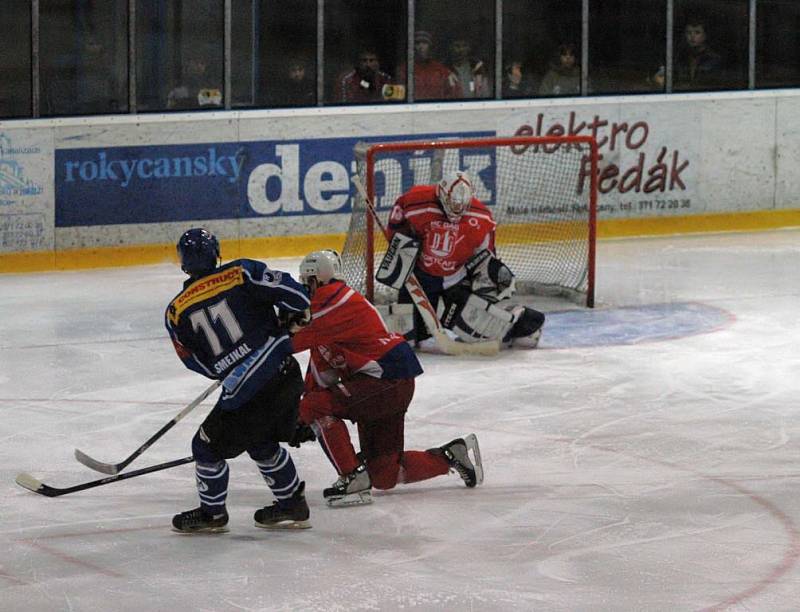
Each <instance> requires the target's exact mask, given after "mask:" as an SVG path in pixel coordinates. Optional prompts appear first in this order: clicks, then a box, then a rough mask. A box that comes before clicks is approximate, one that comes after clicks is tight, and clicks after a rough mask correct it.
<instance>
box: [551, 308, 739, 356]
mask: <svg viewBox="0 0 800 612" xmlns="http://www.w3.org/2000/svg"><path fill="white" fill-rule="evenodd" d="M546 314H547V319H546V321H545V325H544V332H543V333H542V340H541V342H540V343H539V348H541V349H564V348H581V347H591V346H618V345H626V344H641V343H643V342H661V341H664V340H674V339H677V338H684V337H686V336H694V335H696V334H704V333H709V332H712V331H716V330H718V329H720V328H723V327H726V326H728V325H729V324H730V323H732V322H733V321H734V320H735V317H734V315H733V314H731V313H730V312H728V311H727V310H723V309H722V308H717V307H715V306H709V305H708V304H702V303H699V302H683V303H676V304H650V305H646V306H626V307H622V308H609V309H597V310H591V309H586V310H567V311H557V312H551V313H546Z"/></svg>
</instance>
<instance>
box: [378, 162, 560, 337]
mask: <svg viewBox="0 0 800 612" xmlns="http://www.w3.org/2000/svg"><path fill="white" fill-rule="evenodd" d="M495 228H496V224H495V222H494V219H493V218H492V213H491V211H490V210H489V208H488V207H487V206H486V205H485V204H484V203H483V202H481V201H480V200H479V199H478V198H476V197H475V195H474V189H473V187H472V182H471V180H470V178H469V176H468V175H467V173H466V172H462V171H455V172H450V173H448V174H446V175H445V176H444V178H443V179H442V180H441V181H439V183H437V184H436V185H418V186H415V187H412V188H411V189H410V190H409V191H407V192H406V193H404V194H403V195H401V196H400V197H399V198H398V199H397V201H396V202H395V204H394V207H393V208H392V212H391V215H390V218H389V226H388V231H389V237H390V239H391V243H390V247H389V249H388V251H387V254H386V257H384V260H383V262H382V263H381V266H380V269H379V271H378V274H377V280H378V281H379V282H382V283H384V284H387V285H389V286H391V287H394V288H395V289H399V290H400V302H401V303H410V302H411V299H410V296H409V295H408V292H407V291H406V290H405V287H404V282H405V279H406V278H407V277H408V274H409V273H410V272H411V271H412V270H413V272H414V274H415V275H416V277H417V280H418V281H419V282H420V284H421V285H422V287H423V289H425V292H426V293H427V296H428V299H429V300H430V301H431V304H432V305H433V306H434V307H436V306H437V305H438V302H439V298H440V297H441V298H442V300H443V302H444V312H443V314H442V316H441V318H442V325H443V326H444V327H445V329H448V330H450V331H451V332H452V333H453V334H455V335H456V336H457V337H458V338H459V339H461V340H463V341H464V342H476V341H482V340H500V341H502V343H503V345H504V346H511V344H512V343H513V344H517V345H521V346H527V347H529V348H534V347H536V345H537V344H538V341H539V336H540V335H541V327H542V325H544V314H542V313H541V312H539V311H537V310H533V309H532V308H527V307H525V306H521V305H518V304H511V303H510V302H509V301H508V298H509V297H511V295H513V293H514V290H515V287H514V275H513V273H512V272H511V270H510V269H509V268H508V266H506V265H505V264H504V263H503V262H502V261H500V259H498V258H497V255H496V251H495V244H494V242H495ZM406 336H407V337H408V339H409V340H413V341H415V342H416V345H417V346H418V347H419V348H421V349H423V350H424V349H427V348H433V343H432V339H431V338H430V334H429V332H428V330H427V329H426V327H425V323H424V322H423V321H422V319H421V317H420V316H419V313H418V312H416V311H415V312H414V329H413V330H412V331H411V332H409V333H408V334H406Z"/></svg>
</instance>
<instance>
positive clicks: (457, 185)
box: [436, 170, 474, 223]
mask: <svg viewBox="0 0 800 612" xmlns="http://www.w3.org/2000/svg"><path fill="white" fill-rule="evenodd" d="M473 195H474V189H473V188H472V182H471V181H470V180H469V176H467V173H466V172H462V171H461V170H456V171H455V172H448V173H447V174H445V176H444V178H442V180H441V181H439V183H438V184H437V185H436V197H438V198H439V202H440V203H441V205H442V208H443V209H444V213H445V215H447V219H448V220H449V221H450V222H452V223H455V222H456V221H458V220H459V219H460V218H461V215H463V214H464V213H465V212H467V210H469V205H470V203H471V202H472V196H473Z"/></svg>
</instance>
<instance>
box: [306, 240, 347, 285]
mask: <svg viewBox="0 0 800 612" xmlns="http://www.w3.org/2000/svg"><path fill="white" fill-rule="evenodd" d="M341 277H342V258H341V256H340V255H339V253H337V252H336V251H334V250H333V249H323V250H322V251H314V252H313V253H309V254H308V255H306V256H305V257H304V258H303V261H302V262H300V282H301V283H303V284H304V285H306V286H308V284H309V282H310V281H311V279H312V278H316V279H317V282H318V283H319V284H320V285H324V284H325V283H327V282H329V281H330V280H332V279H334V278H341Z"/></svg>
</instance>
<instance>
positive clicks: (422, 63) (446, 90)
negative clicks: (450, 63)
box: [400, 30, 461, 100]
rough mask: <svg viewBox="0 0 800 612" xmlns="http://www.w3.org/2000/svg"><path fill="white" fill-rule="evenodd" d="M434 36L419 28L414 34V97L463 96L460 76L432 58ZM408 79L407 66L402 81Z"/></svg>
mask: <svg viewBox="0 0 800 612" xmlns="http://www.w3.org/2000/svg"><path fill="white" fill-rule="evenodd" d="M432 51H433V36H431V34H430V33H429V32H425V31H423V30H419V31H418V32H417V33H416V34H415V35H414V98H415V99H416V100H448V99H453V98H460V97H461V84H460V83H459V82H458V77H457V76H456V75H455V74H454V73H453V72H452V71H451V70H450V69H448V68H447V66H445V65H444V64H442V63H441V62H438V61H436V60H435V59H433V58H432V56H431V53H432ZM405 79H406V71H405V67H403V69H401V71H400V81H401V82H403V81H405Z"/></svg>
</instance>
